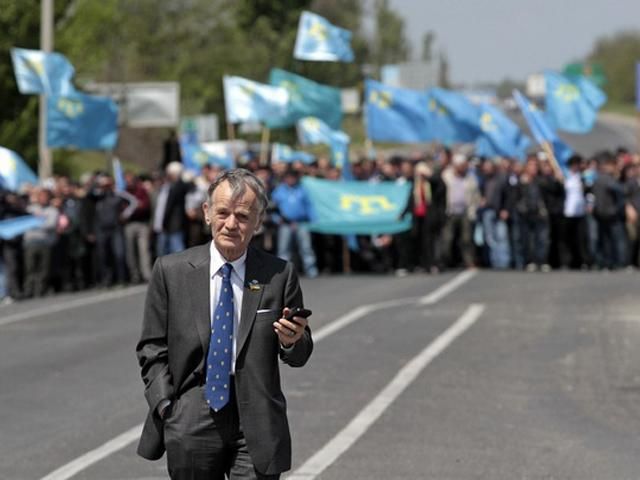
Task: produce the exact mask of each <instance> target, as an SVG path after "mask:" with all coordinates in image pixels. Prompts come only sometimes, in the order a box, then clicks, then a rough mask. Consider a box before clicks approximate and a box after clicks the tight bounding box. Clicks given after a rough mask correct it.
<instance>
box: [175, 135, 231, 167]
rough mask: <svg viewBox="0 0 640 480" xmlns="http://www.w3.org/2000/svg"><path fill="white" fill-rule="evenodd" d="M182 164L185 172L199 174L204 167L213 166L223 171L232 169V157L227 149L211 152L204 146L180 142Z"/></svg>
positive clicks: (184, 141)
mask: <svg viewBox="0 0 640 480" xmlns="http://www.w3.org/2000/svg"><path fill="white" fill-rule="evenodd" d="M180 152H181V153H182V162H183V163H184V166H185V168H186V169H187V170H191V171H192V172H195V173H196V174H200V172H201V171H202V167H204V166H205V165H215V166H218V167H221V168H224V169H229V168H233V165H234V161H233V155H232V154H231V152H230V151H229V149H228V148H223V149H222V150H220V151H218V149H216V150H213V149H211V148H207V147H206V145H203V144H200V143H193V142H190V141H188V140H185V139H182V140H180Z"/></svg>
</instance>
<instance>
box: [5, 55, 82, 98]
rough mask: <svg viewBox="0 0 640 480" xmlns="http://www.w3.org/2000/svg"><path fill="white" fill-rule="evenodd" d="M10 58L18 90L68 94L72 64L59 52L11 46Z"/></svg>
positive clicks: (73, 90) (71, 88)
mask: <svg viewBox="0 0 640 480" xmlns="http://www.w3.org/2000/svg"><path fill="white" fill-rule="evenodd" d="M11 60H12V61H13V71H14V73H15V75H16V82H17V84H18V90H20V93H24V94H30V93H35V94H44V95H70V94H72V93H74V92H75V88H74V87H73V83H72V82H71V79H72V78H73V75H74V73H75V71H74V68H73V65H71V63H70V62H69V60H67V57H65V56H64V55H62V54H61V53H55V52H52V53H47V52H43V51H41V50H27V49H24V48H12V49H11Z"/></svg>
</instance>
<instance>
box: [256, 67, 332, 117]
mask: <svg viewBox="0 0 640 480" xmlns="http://www.w3.org/2000/svg"><path fill="white" fill-rule="evenodd" d="M269 83H270V84H271V85H273V86H276V87H282V88H284V89H286V90H287V92H289V102H288V104H287V115H286V117H285V118H273V119H268V120H267V126H268V127H269V128H281V127H288V126H291V125H295V123H296V121H297V120H299V119H301V118H304V117H317V118H319V119H320V120H323V121H324V122H326V123H327V125H329V126H330V127H331V128H333V129H340V126H341V125H342V97H341V94H340V89H339V88H334V87H329V86H327V85H322V84H321V83H317V82H314V81H313V80H309V79H308V78H304V77H301V76H300V75H295V74H293V73H290V72H287V71H285V70H281V69H279V68H273V69H271V74H270V75H269Z"/></svg>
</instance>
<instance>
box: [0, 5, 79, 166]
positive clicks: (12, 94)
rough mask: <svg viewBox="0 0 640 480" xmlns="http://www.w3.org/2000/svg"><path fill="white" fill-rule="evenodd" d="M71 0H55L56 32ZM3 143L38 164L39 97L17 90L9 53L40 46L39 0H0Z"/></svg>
mask: <svg viewBox="0 0 640 480" xmlns="http://www.w3.org/2000/svg"><path fill="white" fill-rule="evenodd" d="M69 4H70V1H68V0H67V1H65V0H59V1H57V2H55V12H54V19H55V20H54V21H55V24H56V31H57V30H58V29H59V24H60V22H61V20H62V19H64V18H65V16H66V14H67V11H68V8H69ZM0 31H1V32H2V35H0V98H2V108H0V145H2V146H3V147H6V148H9V149H11V150H14V151H16V152H17V153H19V154H20V155H21V156H22V157H23V158H24V159H25V160H26V161H27V162H28V163H29V164H30V165H31V166H32V167H33V168H35V167H36V165H37V163H38V96H37V95H23V94H21V93H20V92H19V91H18V86H17V84H16V79H15V75H14V73H13V64H12V63H11V56H10V55H9V52H10V50H11V48H12V47H22V48H33V49H38V48H40V1H39V0H20V1H18V0H0Z"/></svg>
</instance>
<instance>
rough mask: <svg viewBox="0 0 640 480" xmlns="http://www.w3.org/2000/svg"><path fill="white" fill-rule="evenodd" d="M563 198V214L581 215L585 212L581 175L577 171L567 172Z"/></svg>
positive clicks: (573, 216) (570, 216) (569, 216)
mask: <svg viewBox="0 0 640 480" xmlns="http://www.w3.org/2000/svg"><path fill="white" fill-rule="evenodd" d="M564 190H565V199H564V216H565V217H568V218H575V217H582V216H584V215H585V213H586V201H585V198H584V187H583V186H582V177H581V176H580V174H579V173H577V172H569V173H568V174H567V177H566V179H565V181H564Z"/></svg>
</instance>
